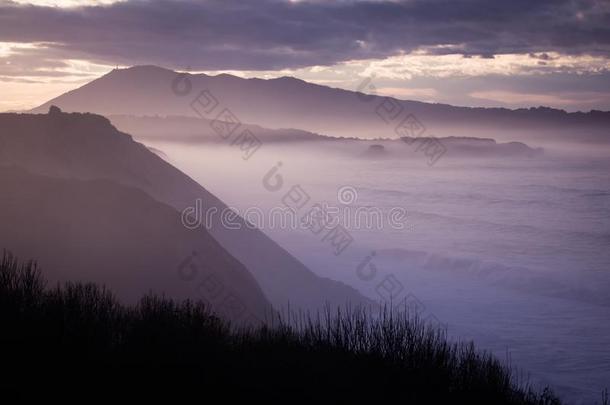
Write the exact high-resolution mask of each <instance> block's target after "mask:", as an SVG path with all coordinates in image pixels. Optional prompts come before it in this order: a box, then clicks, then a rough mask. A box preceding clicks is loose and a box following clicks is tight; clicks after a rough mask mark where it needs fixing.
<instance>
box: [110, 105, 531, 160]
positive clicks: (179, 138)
mask: <svg viewBox="0 0 610 405" xmlns="http://www.w3.org/2000/svg"><path fill="white" fill-rule="evenodd" d="M108 118H109V119H110V120H111V121H112V123H113V124H114V125H116V127H117V128H119V129H120V130H122V131H125V132H128V133H130V134H131V135H133V136H134V137H135V138H136V139H138V140H140V141H142V142H153V141H171V142H185V143H212V144H226V143H227V142H226V140H225V139H223V138H222V137H220V136H219V135H218V133H216V132H215V131H214V129H213V121H212V120H209V119H202V118H195V117H184V116H182V117H179V116H170V117H160V116H156V117H154V116H143V117H137V116H130V115H111V116H109V117H108ZM242 127H243V128H242V130H249V131H251V133H252V134H254V135H255V136H256V137H257V138H258V139H259V140H260V141H261V142H263V143H264V144H274V143H275V144H294V143H307V144H309V145H312V146H315V144H316V143H318V144H320V145H323V144H324V143H325V142H331V143H333V146H335V147H336V148H335V149H336V150H340V148H339V146H341V145H345V153H344V154H350V153H352V152H351V150H353V149H355V148H358V149H362V150H364V153H360V152H353V153H352V155H354V156H359V155H362V156H364V157H370V158H380V157H384V158H401V159H404V158H407V159H408V158H413V154H412V149H413V148H417V147H418V146H421V143H423V142H425V140H426V139H427V138H425V137H422V138H419V139H417V138H406V137H405V138H399V137H394V138H393V139H390V138H381V139H375V140H367V139H360V138H354V137H351V138H337V137H331V136H326V135H322V134H317V133H313V132H308V131H304V130H299V129H269V128H263V127H261V126H259V125H251V124H246V123H242ZM436 139H438V140H439V141H440V142H441V143H442V144H443V145H444V147H445V148H446V149H447V152H448V153H447V156H450V157H482V158H485V157H516V156H519V157H535V156H539V155H540V154H541V153H542V149H541V148H532V147H529V146H528V145H526V144H524V143H522V142H507V143H501V142H496V141H495V140H494V139H490V138H475V137H454V136H451V137H442V138H436ZM405 144H407V145H411V146H412V148H410V147H407V146H405ZM376 145H377V146H380V147H382V148H383V150H381V149H375V148H372V149H371V147H373V146H376Z"/></svg>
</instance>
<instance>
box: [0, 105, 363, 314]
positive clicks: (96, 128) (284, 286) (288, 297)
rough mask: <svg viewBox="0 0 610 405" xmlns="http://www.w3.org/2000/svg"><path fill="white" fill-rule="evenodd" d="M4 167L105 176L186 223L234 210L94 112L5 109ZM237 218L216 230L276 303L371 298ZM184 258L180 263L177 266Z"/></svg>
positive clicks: (0, 126) (217, 219) (0, 118)
mask: <svg viewBox="0 0 610 405" xmlns="http://www.w3.org/2000/svg"><path fill="white" fill-rule="evenodd" d="M0 166H5V167H6V166H18V167H20V168H23V169H25V170H27V171H29V172H31V173H34V174H39V175H44V176H49V177H55V178H63V179H70V180H98V179H104V180H108V181H112V182H114V183H116V184H119V185H122V186H126V187H130V188H135V189H138V190H141V191H143V192H144V193H146V194H147V195H148V196H150V197H151V198H152V199H154V200H156V201H158V202H159V203H162V204H166V205H167V206H170V207H172V208H173V209H174V211H172V212H173V213H174V214H175V217H174V221H175V224H177V225H179V226H182V225H181V224H180V221H181V215H180V213H181V212H182V211H183V210H184V209H185V208H187V207H192V206H194V205H195V204H196V203H197V201H198V200H200V201H201V205H202V208H203V209H204V210H207V209H210V210H216V212H222V211H223V210H225V209H226V208H227V207H226V205H225V204H224V203H223V202H222V201H220V200H219V199H218V198H216V197H215V196H214V195H212V194H211V193H209V192H208V191H207V190H206V189H204V188H203V187H202V186H200V185H199V184H197V183H196V182H195V181H193V180H192V179H191V178H189V177H188V176H186V175H185V174H184V173H182V172H180V171H179V170H178V169H176V168H174V167H173V166H171V165H170V164H168V163H167V162H165V161H164V160H163V159H161V158H160V157H158V156H157V155H156V154H155V153H153V152H151V151H150V150H149V149H148V148H147V147H145V146H144V145H142V144H140V143H137V142H134V140H133V139H132V137H131V136H130V135H127V134H125V133H122V132H119V131H118V130H117V129H116V128H115V127H113V126H112V125H111V123H110V121H108V119H106V118H104V117H102V116H99V115H94V114H77V113H74V114H67V113H62V112H60V111H59V109H55V108H54V109H51V111H50V113H49V114H0ZM96 195H97V194H96ZM91 215H96V213H95V212H94V211H92V212H91ZM233 223H236V224H237V225H238V228H237V229H235V227H228V226H226V224H223V223H222V219H221V216H220V215H214V216H212V217H211V222H210V224H209V233H210V235H211V236H212V237H213V238H214V239H215V240H216V241H217V242H219V244H220V245H221V246H222V247H223V248H224V249H226V251H227V252H228V253H229V254H230V255H231V256H233V257H234V258H235V259H237V260H238V261H239V262H241V263H242V264H243V265H244V266H245V268H246V269H247V270H248V271H249V272H250V273H251V274H252V275H253V276H254V278H255V279H256V281H257V282H258V283H259V285H260V287H261V289H262V290H263V293H264V294H265V296H266V297H267V298H268V299H269V301H270V302H271V303H272V304H273V306H274V307H275V308H276V309H282V308H285V307H286V306H287V305H288V304H289V303H290V305H291V306H292V307H293V308H302V309H310V310H315V309H318V308H320V307H321V306H323V305H325V304H326V303H328V304H331V305H333V304H336V305H344V304H346V303H348V302H349V303H354V304H358V303H363V302H368V300H366V299H365V298H364V297H363V296H361V295H360V294H359V293H358V292H356V291H355V290H354V289H352V288H350V287H348V286H346V285H344V284H342V283H339V282H336V281H333V280H330V279H326V278H321V277H318V276H317V275H315V274H314V273H312V272H311V271H310V270H309V269H308V268H307V267H305V266H304V265H303V264H302V263H301V262H299V261H298V260H297V259H295V258H294V257H293V256H292V255H290V254H289V253H288V252H287V251H286V250H284V249H283V248H281V247H280V246H279V245H278V244H277V243H275V242H274V241H273V240H271V239H270V238H269V237H267V236H266V235H265V234H264V233H263V232H261V231H260V230H258V229H254V228H252V227H251V226H249V225H248V224H246V223H245V222H244V221H243V219H242V218H234V219H233ZM163 231H164V229H162V228H161V229H159V232H163ZM201 231H202V229H201V227H198V228H197V229H193V230H190V232H193V233H195V234H198V233H199V232H201ZM90 232H95V230H94V229H93V228H92V229H91V230H90ZM171 243H172V242H171V240H169V241H168V244H171ZM187 248H188V249H190V245H189V246H187ZM188 249H187V251H188ZM23 256H27V257H29V255H23ZM183 259H185V258H184V257H181V260H183ZM178 264H179V263H177V262H176V263H172V267H171V269H174V268H175V267H176V266H177V265H178ZM171 269H170V270H169V271H173V270H171ZM218 270H219V271H220V270H222V269H221V268H219V269H218Z"/></svg>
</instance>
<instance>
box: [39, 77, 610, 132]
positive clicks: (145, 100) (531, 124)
mask: <svg viewBox="0 0 610 405" xmlns="http://www.w3.org/2000/svg"><path fill="white" fill-rule="evenodd" d="M180 81H183V82H184V83H188V86H187V88H186V89H184V91H173V90H172V86H175V85H176V83H179V82H180ZM204 89H206V90H208V91H209V92H210V93H211V94H212V95H213V96H214V97H215V98H216V99H217V101H218V102H219V104H220V105H221V106H222V107H226V108H228V109H229V110H230V111H231V112H232V113H233V114H234V115H235V116H236V117H237V118H238V120H239V121H242V122H248V123H251V124H257V125H260V126H263V127H266V128H270V129H278V128H298V129H302V130H306V131H310V132H315V133H324V134H327V135H330V136H344V137H352V136H353V137H358V138H378V137H396V136H397V135H396V128H397V126H398V125H399V124H400V121H401V120H402V119H403V117H405V116H407V115H409V114H410V115H412V116H414V117H415V118H416V119H417V120H418V121H419V123H420V124H421V125H420V127H421V132H422V133H419V132H420V129H418V133H417V134H416V135H418V136H421V135H422V134H423V132H426V133H427V134H433V135H434V136H437V137H439V136H440V137H442V136H451V135H454V136H484V135H486V136H489V134H490V133H491V132H493V134H494V136H493V137H494V138H497V137H501V138H502V137H503V139H505V140H520V141H525V140H527V139H530V138H536V137H539V136H545V137H551V138H554V139H555V138H557V139H562V138H565V137H571V138H573V139H576V140H595V141H603V142H607V141H608V140H610V133H609V131H610V130H609V129H608V128H610V112H604V111H597V110H591V111H589V112H566V111H565V110H558V109H553V108H548V107H532V108H527V109H525V108H521V109H514V110H513V109H507V108H483V107H460V106H452V105H448V104H432V103H425V102H421V101H413V100H400V99H397V98H392V97H382V96H376V95H367V94H364V93H362V92H358V91H350V90H345V89H338V88H332V87H328V86H323V85H319V84H314V83H309V82H306V81H303V80H301V79H296V78H286V77H281V78H273V79H260V78H247V79H246V78H240V77H237V76H233V75H229V74H222V75H216V76H210V75H207V74H190V73H177V72H174V71H172V70H169V69H165V68H160V67H156V66H150V65H148V66H136V67H132V68H127V69H118V70H117V69H115V70H113V71H111V72H110V73H108V74H106V75H104V76H102V77H100V78H98V79H95V80H93V81H92V82H90V83H88V84H85V85H84V86H82V87H80V88H78V89H75V90H72V91H70V92H68V93H65V94H63V95H61V96H59V97H56V98H54V99H52V100H50V101H48V102H46V103H44V104H42V105H41V106H39V107H37V108H34V109H33V110H31V111H32V112H46V110H47V109H48V108H49V107H50V105H53V104H55V105H58V106H59V107H61V108H62V109H63V110H64V111H74V112H95V113H99V114H103V115H119V114H123V115H136V116H138V115H155V114H156V115H161V116H168V115H187V116H197V113H196V112H195V111H194V110H193V109H192V107H191V103H192V101H193V99H194V98H196V97H197V96H198V94H199V92H200V91H202V90H204ZM174 90H176V89H174ZM187 90H188V91H187ZM383 103H390V104H395V106H394V108H395V109H396V110H395V111H393V112H391V115H396V114H395V112H396V113H398V112H400V115H397V117H388V116H387V115H388V114H390V112H389V111H390V106H389V105H383ZM208 118H214V117H213V116H212V117H208ZM389 118H395V119H394V120H392V121H391V122H390V120H389Z"/></svg>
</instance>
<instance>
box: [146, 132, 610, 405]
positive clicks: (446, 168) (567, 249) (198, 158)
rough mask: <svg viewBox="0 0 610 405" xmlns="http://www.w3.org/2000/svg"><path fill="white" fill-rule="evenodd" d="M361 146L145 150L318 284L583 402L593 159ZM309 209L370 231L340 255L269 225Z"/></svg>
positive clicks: (594, 291)
mask: <svg viewBox="0 0 610 405" xmlns="http://www.w3.org/2000/svg"><path fill="white" fill-rule="evenodd" d="M372 143H374V142H370V143H363V142H321V143H320V142H294V143H289V144H278V143H268V144H263V145H262V147H260V148H259V149H258V150H257V151H256V153H254V154H253V155H251V156H250V157H249V158H248V159H244V155H243V154H242V153H241V151H240V150H239V148H237V147H236V146H231V145H228V144H226V145H222V144H213V145H212V144H197V143H179V142H167V141H154V142H151V141H150V140H147V141H146V144H147V145H148V146H151V147H154V148H155V149H158V150H160V151H162V152H163V154H164V155H165V158H166V159H167V160H168V161H169V162H170V163H171V164H173V165H175V166H176V167H178V168H180V169H181V170H183V171H184V172H185V173H187V174H188V175H189V176H191V177H192V178H193V179H195V180H196V181H197V182H199V183H200V184H203V185H204V186H205V187H206V188H207V189H208V190H209V191H211V192H212V193H214V194H215V195H217V196H218V197H220V198H221V199H223V200H224V201H225V202H226V203H227V204H228V205H229V206H230V207H232V208H234V209H235V210H236V211H237V212H238V213H239V214H240V215H244V214H245V213H252V212H254V211H256V212H257V215H255V216H251V217H247V215H246V217H247V218H246V219H248V220H250V221H251V222H254V223H255V224H256V225H258V226H259V227H261V228H263V230H264V232H266V233H267V234H268V235H270V236H271V237H272V238H273V239H274V240H275V241H276V242H278V243H279V244H280V245H281V246H282V247H284V248H285V249H287V250H288V251H289V252H290V253H292V254H293V255H294V256H295V257H297V258H298V259H299V260H301V261H302V262H303V263H304V264H306V265H307V266H308V267H309V268H310V269H312V270H313V271H314V272H316V273H317V274H319V275H321V276H324V277H328V278H331V279H335V280H339V281H343V282H345V283H347V284H349V285H351V286H353V287H355V288H357V289H358V290H360V291H361V292H362V293H363V294H365V295H367V296H368V297H370V298H372V299H374V300H377V301H380V302H383V303H385V304H387V305H392V306H396V305H406V306H408V307H409V309H410V310H413V311H415V312H417V313H418V314H419V315H420V316H422V317H423V318H427V319H429V320H432V321H435V322H437V323H438V324H439V325H440V326H442V327H447V331H448V333H449V335H450V336H451V337H453V338H456V339H474V340H475V342H476V343H477V344H478V345H479V346H480V347H481V348H483V349H487V350H491V351H492V352H494V353H495V354H496V355H497V356H499V357H500V358H502V359H507V361H510V362H511V364H512V365H513V366H514V367H516V368H517V369H519V370H522V372H523V378H524V379H527V378H531V381H532V382H534V383H536V384H549V385H551V386H553V387H554V389H556V390H557V392H558V393H559V394H561V395H562V396H564V397H565V398H566V399H567V400H570V401H574V402H575V403H580V402H581V401H592V400H596V399H597V398H598V396H599V392H600V390H601V389H602V388H604V387H605V386H607V384H608V381H610V354H608V352H607V342H608V339H609V337H610V322H608V321H610V315H609V314H610V311H609V308H610V298H609V295H608V293H607V291H608V288H609V287H610V274H609V272H608V268H609V267H608V265H609V264H610V251H608V249H607V246H608V242H610V179H609V178H608V172H609V169H610V160H609V159H607V158H603V156H608V155H607V153H605V152H606V150H600V149H599V148H593V149H596V150H597V153H596V154H594V155H593V157H591V153H590V152H591V150H586V149H584V148H580V149H575V148H572V147H570V144H567V143H566V144H564V145H563V146H560V147H555V148H550V149H549V148H546V149H545V152H544V154H542V155H539V156H536V157H530V158H525V157H514V156H513V157H501V156H495V157H492V158H478V157H462V156H459V155H458V156H456V154H454V155H453V156H452V151H451V148H450V147H448V150H447V153H446V154H445V155H443V156H442V157H441V158H440V159H438V160H437V161H436V162H435V163H434V164H433V165H430V164H429V163H430V162H429V160H428V159H427V158H426V156H425V155H424V154H422V153H421V151H419V152H418V151H417V150H416V148H414V147H413V146H411V145H407V144H402V143H400V142H394V143H391V144H387V145H386V152H388V154H387V155H382V156H370V155H368V154H367V151H368V148H369V146H370V144H372ZM534 146H538V145H534ZM555 146H557V144H555ZM587 154H589V157H587V158H583V156H586V155H587ZM295 186H299V190H300V196H301V199H300V202H299V203H298V204H299V206H298V207H295V206H294V204H292V203H294V201H295V199H294V198H293V197H294V190H295V189H294V187H295ZM291 190H292V193H293V194H290V192H291ZM291 196H292V197H291ZM317 203H320V204H321V203H325V204H327V206H329V207H334V208H333V209H334V210H335V211H336V213H338V214H339V215H338V217H337V218H338V221H339V223H341V222H345V220H346V218H354V217H355V216H358V215H363V214H362V213H363V212H368V213H371V212H373V211H374V212H375V213H376V214H375V215H381V216H382V217H383V220H382V225H381V226H379V223H378V221H377V217H374V218H373V219H370V218H369V219H370V221H369V222H366V220H364V221H361V222H360V224H357V223H354V222H351V223H350V224H349V225H350V226H345V228H346V230H347V232H348V234H349V238H350V239H351V240H352V241H351V242H350V243H349V244H348V246H347V247H344V250H341V252H340V253H339V254H337V249H335V248H336V246H333V245H332V240H330V239H329V238H325V237H324V234H323V233H319V234H316V233H314V232H313V231H312V230H311V229H308V228H307V227H304V226H291V225H290V223H289V224H282V223H281V222H278V221H271V220H269V217H271V216H273V215H274V212H276V211H274V210H277V209H280V208H282V207H283V208H286V205H289V206H290V205H291V204H292V206H293V209H295V212H296V214H295V215H296V217H297V218H303V217H304V216H306V215H307V213H308V212H309V211H310V209H311V207H313V206H314V205H315V204H317ZM193 204H195V202H193ZM301 204H302V206H301ZM358 209H361V210H360V211H357V210H358ZM363 210H364V211H363ZM402 212H404V213H405V215H406V216H405V215H402V216H401V213H402ZM366 215H367V214H364V217H366ZM371 215H373V214H371ZM361 218H362V216H361ZM344 225H345V224H344Z"/></svg>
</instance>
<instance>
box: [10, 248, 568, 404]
mask: <svg viewBox="0 0 610 405" xmlns="http://www.w3.org/2000/svg"><path fill="white" fill-rule="evenodd" d="M0 325H2V334H1V338H0V339H1V342H0V343H1V347H0V358H1V359H2V360H1V367H2V376H1V378H0V390H1V391H2V395H3V398H4V399H8V401H7V403H12V402H17V401H20V400H22V401H34V402H49V401H50V400H61V401H62V402H76V401H78V402H84V403H90V402H96V403H100V402H103V403H115V402H124V401H127V400H131V401H137V403H141V402H142V401H145V400H152V401H155V402H159V401H168V402H170V403H181V402H186V401H189V402H193V401H194V402H198V403H199V402H201V403H213V404H215V403H219V402H221V401H222V402H224V401H232V400H240V401H246V400H253V399H256V400H259V401H265V402H271V403H286V404H291V403H346V402H348V401H351V402H357V403H362V402H365V401H371V403H374V404H376V403H383V402H386V401H387V403H405V404H479V403H480V404H537V405H547V404H548V405H550V404H559V401H558V400H557V399H556V398H555V397H554V396H553V395H552V394H551V393H550V392H549V391H548V390H545V391H544V392H542V393H541V394H538V393H536V392H534V391H533V390H532V389H531V388H529V387H527V386H520V385H519V384H517V383H516V382H515V381H514V378H513V377H512V373H511V372H510V370H509V369H507V368H506V367H505V366H503V365H502V364H501V363H499V362H498V361H497V360H496V359H494V358H493V357H491V356H489V355H487V354H485V353H480V352H477V351H476V350H475V348H474V347H473V345H472V344H454V343H450V342H448V341H447V340H446V338H445V335H444V333H443V332H442V331H438V330H434V329H431V328H429V327H427V326H426V325H424V324H423V323H422V322H420V321H419V320H418V319H417V318H409V317H407V316H405V315H395V314H392V313H390V312H385V311H382V312H381V313H380V314H379V315H375V316H372V315H371V314H369V313H367V312H366V311H363V310H359V309H352V310H347V311H343V312H341V311H340V312H338V313H336V314H330V313H329V312H327V313H325V314H322V316H316V317H313V318H312V317H298V318H297V319H296V320H290V321H287V320H274V321H272V322H270V323H269V324H268V325H261V326H259V327H253V328H247V329H246V328H235V327H231V325H228V324H227V323H225V322H223V321H222V320H220V319H218V318H217V317H215V316H214V315H213V314H211V313H209V312H208V311H207V309H206V308H205V307H204V306H203V305H201V304H197V303H192V302H189V301H185V302H182V303H177V302H175V301H172V300H169V299H166V298H162V297H155V296H146V297H144V298H143V299H142V300H141V301H140V303H139V304H138V305H137V306H135V307H133V308H131V307H125V306H123V305H121V304H119V303H118V302H117V301H116V299H115V298H114V297H113V295H112V294H111V292H109V291H108V290H106V289H105V288H103V287H98V286H95V285H91V284H86V285H81V284H66V285H64V286H61V287H56V288H51V289H49V288H46V285H45V282H44V281H43V279H42V278H41V275H40V272H39V270H38V269H37V267H36V265H35V264H34V263H31V262H30V263H26V264H23V265H21V264H19V263H18V262H17V261H16V260H15V259H13V258H12V257H10V256H8V255H5V256H4V258H3V260H2V262H1V263H0ZM390 401H392V402H390Z"/></svg>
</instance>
